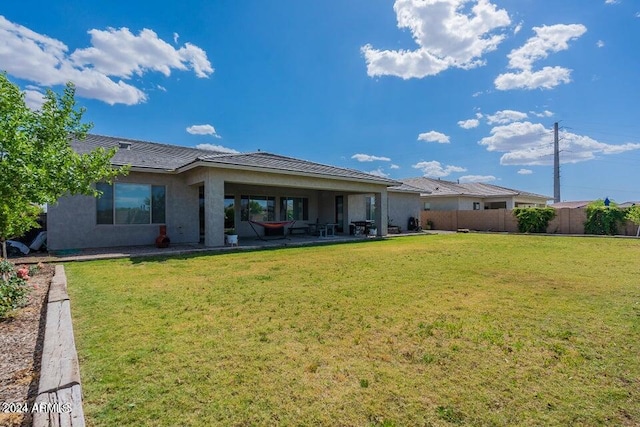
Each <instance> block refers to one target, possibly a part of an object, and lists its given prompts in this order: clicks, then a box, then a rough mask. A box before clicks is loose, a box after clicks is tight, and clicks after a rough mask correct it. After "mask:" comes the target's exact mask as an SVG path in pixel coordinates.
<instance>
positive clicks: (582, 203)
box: [549, 200, 591, 209]
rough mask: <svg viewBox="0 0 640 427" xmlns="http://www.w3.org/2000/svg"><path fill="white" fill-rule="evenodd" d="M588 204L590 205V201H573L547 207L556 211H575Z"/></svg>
mask: <svg viewBox="0 0 640 427" xmlns="http://www.w3.org/2000/svg"><path fill="white" fill-rule="evenodd" d="M589 203H591V200H581V201H575V202H558V203H554V204H552V205H549V206H551V207H552V208H556V209H562V208H570V209H576V208H584V207H586V206H587V205H588V204H589Z"/></svg>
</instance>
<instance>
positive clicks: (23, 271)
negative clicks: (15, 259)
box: [16, 266, 29, 280]
mask: <svg viewBox="0 0 640 427" xmlns="http://www.w3.org/2000/svg"><path fill="white" fill-rule="evenodd" d="M16 274H17V275H18V277H19V278H21V279H24V280H29V269H28V268H27V267H24V266H23V267H20V268H19V269H18V271H17V272H16Z"/></svg>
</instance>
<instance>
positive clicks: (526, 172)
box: [518, 169, 533, 175]
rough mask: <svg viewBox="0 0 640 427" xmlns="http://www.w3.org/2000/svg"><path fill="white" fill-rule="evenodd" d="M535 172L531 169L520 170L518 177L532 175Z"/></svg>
mask: <svg viewBox="0 0 640 427" xmlns="http://www.w3.org/2000/svg"><path fill="white" fill-rule="evenodd" d="M532 173H533V171H532V170H531V169H520V170H519V171H518V175H531V174H532Z"/></svg>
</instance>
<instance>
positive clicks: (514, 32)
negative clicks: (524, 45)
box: [513, 22, 522, 34]
mask: <svg viewBox="0 0 640 427" xmlns="http://www.w3.org/2000/svg"><path fill="white" fill-rule="evenodd" d="M520 30H522V22H520V23H518V25H516V26H515V28H514V29H513V34H518V33H519V32H520Z"/></svg>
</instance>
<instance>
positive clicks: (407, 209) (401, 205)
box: [388, 192, 422, 230]
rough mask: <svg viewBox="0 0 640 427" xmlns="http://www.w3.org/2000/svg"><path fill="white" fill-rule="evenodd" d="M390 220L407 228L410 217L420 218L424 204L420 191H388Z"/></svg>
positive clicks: (403, 228)
mask: <svg viewBox="0 0 640 427" xmlns="http://www.w3.org/2000/svg"><path fill="white" fill-rule="evenodd" d="M388 200H389V202H388V208H389V221H390V222H392V225H395V226H398V227H400V228H401V229H402V230H407V225H408V223H409V218H410V217H413V218H418V219H419V218H420V211H421V208H422V204H421V202H420V195H419V194H418V193H400V192H389V193H388Z"/></svg>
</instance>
